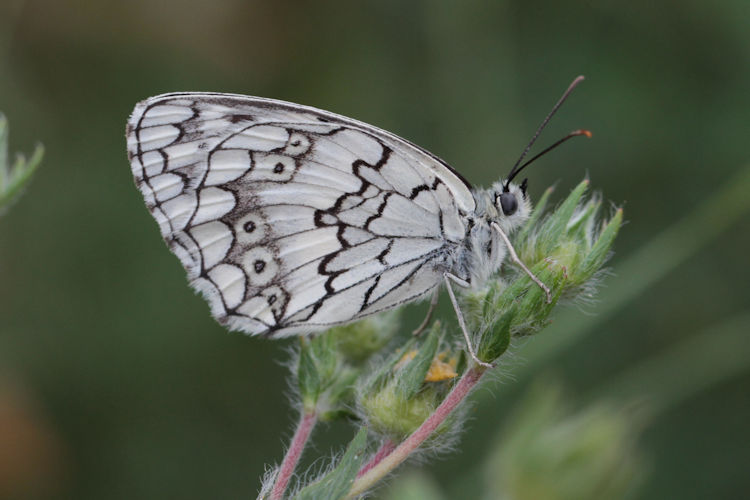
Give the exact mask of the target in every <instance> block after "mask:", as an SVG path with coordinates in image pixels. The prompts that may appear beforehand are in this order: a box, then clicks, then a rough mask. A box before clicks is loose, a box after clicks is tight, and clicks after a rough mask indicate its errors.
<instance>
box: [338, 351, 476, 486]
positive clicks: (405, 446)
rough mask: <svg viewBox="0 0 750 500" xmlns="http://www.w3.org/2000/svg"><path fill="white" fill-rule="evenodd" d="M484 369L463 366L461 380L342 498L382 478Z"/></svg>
mask: <svg viewBox="0 0 750 500" xmlns="http://www.w3.org/2000/svg"><path fill="white" fill-rule="evenodd" d="M485 371H486V368H484V367H483V366H479V365H474V366H472V367H471V368H470V369H469V370H467V371H466V373H464V375H463V376H462V377H461V380H459V381H458V383H457V384H456V385H455V386H454V387H453V389H451V392H450V393H449V394H448V395H447V396H446V397H445V399H444V400H443V402H442V403H440V406H438V407H437V409H435V411H434V412H433V413H432V415H430V416H429V417H427V420H425V421H424V422H423V423H422V425H421V426H419V429H417V430H416V431H414V432H413V433H412V434H411V436H409V437H408V438H406V440H404V441H403V442H402V443H401V444H400V445H398V447H396V449H395V450H393V452H392V453H390V454H389V455H388V456H386V457H385V458H383V459H382V460H380V461H379V462H378V463H377V464H375V465H374V466H373V467H372V468H371V469H369V470H367V471H365V472H364V474H362V475H361V476H360V477H358V478H357V479H356V480H355V481H354V484H352V488H351V490H349V494H348V495H347V497H346V498H347V499H351V498H356V497H357V496H359V495H361V494H362V493H364V492H366V491H367V490H369V489H370V488H371V487H372V486H373V485H374V484H375V483H377V482H378V481H380V480H381V479H383V478H384V477H385V476H386V475H387V474H388V473H389V472H391V471H392V470H393V469H395V468H396V467H398V466H399V465H400V464H401V463H402V462H403V461H404V460H406V459H407V458H408V457H409V455H411V453H412V452H413V451H414V450H416V449H417V448H419V446H420V445H421V444H422V443H423V442H424V441H425V439H427V438H428V437H430V435H431V434H432V433H433V432H434V431H435V429H437V428H438V427H439V426H440V424H442V423H443V422H445V419H446V418H448V416H449V415H450V414H451V412H453V410H455V409H456V407H457V406H458V405H459V404H461V402H462V401H463V400H464V399H466V396H468V395H469V393H470V392H471V390H472V389H473V388H474V386H476V384H477V382H479V380H480V379H481V378H482V375H484V372H485ZM368 465H369V464H368Z"/></svg>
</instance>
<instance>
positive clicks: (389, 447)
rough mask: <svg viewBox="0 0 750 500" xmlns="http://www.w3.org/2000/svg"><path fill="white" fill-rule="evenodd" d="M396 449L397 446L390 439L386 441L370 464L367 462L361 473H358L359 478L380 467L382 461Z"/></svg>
mask: <svg viewBox="0 0 750 500" xmlns="http://www.w3.org/2000/svg"><path fill="white" fill-rule="evenodd" d="M395 449H396V444H395V443H394V442H393V441H391V440H390V439H386V440H385V442H383V445H382V446H381V447H380V449H379V450H378V452H377V453H375V456H374V457H372V459H371V460H370V461H369V462H367V463H366V464H365V466H364V467H362V468H361V469H360V470H359V472H357V477H360V476H361V475H363V474H364V473H365V472H367V471H368V470H370V469H372V468H373V467H375V466H376V465H378V464H379V463H380V461H381V460H383V459H384V458H385V457H387V456H388V455H390V453H391V452H392V451H393V450H395Z"/></svg>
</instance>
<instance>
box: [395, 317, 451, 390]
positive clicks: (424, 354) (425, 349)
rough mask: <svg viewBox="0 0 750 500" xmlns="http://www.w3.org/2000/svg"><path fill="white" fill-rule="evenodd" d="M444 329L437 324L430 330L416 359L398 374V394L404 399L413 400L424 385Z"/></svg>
mask: <svg viewBox="0 0 750 500" xmlns="http://www.w3.org/2000/svg"><path fill="white" fill-rule="evenodd" d="M441 332H442V328H441V327H440V324H438V323H435V324H434V325H433V326H432V328H431V329H430V333H429V334H428V335H427V338H426V339H425V340H424V342H423V343H422V346H421V347H420V348H419V351H417V355H416V356H414V359H412V360H411V361H409V362H408V363H407V364H406V366H405V367H404V368H403V369H401V370H400V371H399V372H398V383H397V385H396V393H397V394H398V395H399V396H400V397H402V398H404V399H411V398H412V396H414V395H415V394H416V393H417V392H418V391H419V389H420V388H421V387H422V384H423V383H424V378H425V376H426V375H427V371H428V370H429V369H430V365H431V364H432V360H433V359H435V354H436V353H437V348H438V345H439V344H440V334H441Z"/></svg>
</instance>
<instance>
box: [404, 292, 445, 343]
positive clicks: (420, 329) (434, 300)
mask: <svg viewBox="0 0 750 500" xmlns="http://www.w3.org/2000/svg"><path fill="white" fill-rule="evenodd" d="M439 295H440V287H436V288H435V291H434V292H432V298H431V299H430V308H429V309H428V310H427V316H425V318H424V321H422V323H420V325H419V326H418V327H417V329H416V330H414V331H413V332H411V333H412V335H414V336H415V337H416V336H417V335H419V334H420V333H422V332H423V331H424V329H425V328H427V324H428V323H429V322H430V319H431V318H432V313H434V312H435V308H436V307H437V304H438V296H439Z"/></svg>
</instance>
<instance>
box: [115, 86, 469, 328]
mask: <svg viewBox="0 0 750 500" xmlns="http://www.w3.org/2000/svg"><path fill="white" fill-rule="evenodd" d="M128 151H129V157H130V161H131V165H132V170H133V174H134V176H135V179H136V184H137V185H138V187H139V189H140V190H141V192H142V193H143V196H144V199H145V201H146V204H147V206H148V208H149V210H150V211H151V213H152V215H153V216H154V218H155V219H156V220H157V222H158V223H159V227H160V229H161V233H162V236H163V237H164V239H165V240H166V242H167V244H168V245H169V247H170V248H171V249H172V251H173V252H174V253H175V254H176V255H177V256H178V257H179V258H180V261H181V262H182V264H183V265H184V267H185V268H186V270H187V272H188V276H189V279H190V281H191V284H192V285H193V286H194V287H195V288H196V289H198V290H200V291H201V292H203V293H204V295H205V296H206V297H207V299H208V301H209V303H210V305H211V309H212V313H213V315H214V316H215V317H216V318H217V319H218V320H219V321H221V322H223V323H225V324H227V325H228V326H230V327H231V328H233V329H238V330H242V331H245V332H248V333H254V334H269V335H271V334H272V335H279V336H281V335H289V334H293V333H304V332H311V331H317V330H321V329H324V328H326V327H329V326H333V325H335V324H340V323H346V322H349V321H352V320H355V319H358V318H360V317H363V316H365V315H368V314H372V313H374V312H378V311H380V310H384V309H388V308H390V307H394V306H396V305H398V304H401V303H403V302H406V301H409V300H412V299H414V298H417V297H419V296H422V295H424V294H425V293H427V292H428V291H429V290H431V289H432V288H434V287H435V286H436V285H438V284H439V282H440V279H441V277H442V273H443V272H444V271H445V270H446V269H447V268H448V267H449V266H450V263H449V262H448V260H449V259H450V258H451V256H452V255H453V250H454V249H455V246H456V245H457V244H458V242H460V241H461V240H462V239H463V238H464V236H465V231H466V228H465V227H464V226H465V223H464V220H465V213H466V212H467V211H470V210H472V209H473V203H474V202H473V198H472V196H471V193H470V191H469V189H468V187H467V186H466V184H465V183H464V182H463V181H462V180H461V179H460V178H459V177H458V176H457V175H455V174H454V173H453V172H452V171H451V170H450V168H449V167H448V166H447V165H445V164H444V163H443V162H441V161H440V160H439V159H437V158H435V157H434V156H432V155H430V154H429V153H427V152H425V151H423V150H421V149H419V148H417V147H416V146H413V145H412V144H411V143H408V142H406V141H404V140H402V139H399V138H398V137H396V136H393V135H392V134H389V133H387V132H384V131H382V130H379V129H376V128H374V127H371V126H369V125H366V124H363V123H360V122H356V121H354V120H350V119H347V118H344V117H340V116H338V115H334V114H332V113H327V112H323V111H320V110H316V109H314V108H308V107H304V106H298V105H294V104H290V103H284V102H281V101H273V100H268V99H261V98H252V97H245V96H236V95H226V94H190V93H187V94H167V95H163V96H158V97H154V98H151V99H149V100H146V101H144V102H142V103H140V104H139V105H137V106H136V109H135V111H134V112H133V115H132V116H131V119H130V121H129V124H128Z"/></svg>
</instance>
